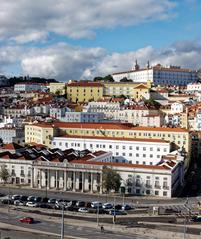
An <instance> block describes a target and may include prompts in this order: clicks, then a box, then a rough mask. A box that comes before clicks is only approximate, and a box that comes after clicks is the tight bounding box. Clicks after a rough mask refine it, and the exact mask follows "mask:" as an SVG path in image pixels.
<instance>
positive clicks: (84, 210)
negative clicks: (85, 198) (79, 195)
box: [78, 207, 89, 213]
mask: <svg viewBox="0 0 201 239" xmlns="http://www.w3.org/2000/svg"><path fill="white" fill-rule="evenodd" d="M78 212H83V213H87V212H89V210H88V209H87V208H86V207H81V208H79V209H78Z"/></svg>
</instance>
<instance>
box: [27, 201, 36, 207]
mask: <svg viewBox="0 0 201 239" xmlns="http://www.w3.org/2000/svg"><path fill="white" fill-rule="evenodd" d="M26 206H27V207H37V206H38V204H37V203H35V202H27V203H26Z"/></svg>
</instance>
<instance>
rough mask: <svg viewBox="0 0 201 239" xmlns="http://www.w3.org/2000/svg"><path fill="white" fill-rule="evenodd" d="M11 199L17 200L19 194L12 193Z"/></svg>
mask: <svg viewBox="0 0 201 239" xmlns="http://www.w3.org/2000/svg"><path fill="white" fill-rule="evenodd" d="M11 199H12V200H14V201H15V200H19V199H20V195H13V196H12V197H11Z"/></svg>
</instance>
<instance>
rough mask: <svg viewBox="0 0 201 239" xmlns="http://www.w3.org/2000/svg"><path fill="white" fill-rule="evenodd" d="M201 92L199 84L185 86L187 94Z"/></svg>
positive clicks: (200, 84)
mask: <svg viewBox="0 0 201 239" xmlns="http://www.w3.org/2000/svg"><path fill="white" fill-rule="evenodd" d="M197 91H201V83H191V84H188V85H187V92H189V93H194V92H197Z"/></svg>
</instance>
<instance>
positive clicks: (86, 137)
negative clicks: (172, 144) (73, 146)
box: [59, 135, 169, 143]
mask: <svg viewBox="0 0 201 239" xmlns="http://www.w3.org/2000/svg"><path fill="white" fill-rule="evenodd" d="M59 137H61V138H62V137H65V138H80V139H84V138H85V139H100V140H114V141H136V142H153V143H154V142H155V143H168V142H169V141H166V140H163V139H141V138H120V137H107V136H105V137H99V136H97V137H96V136H80V135H65V136H59Z"/></svg>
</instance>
